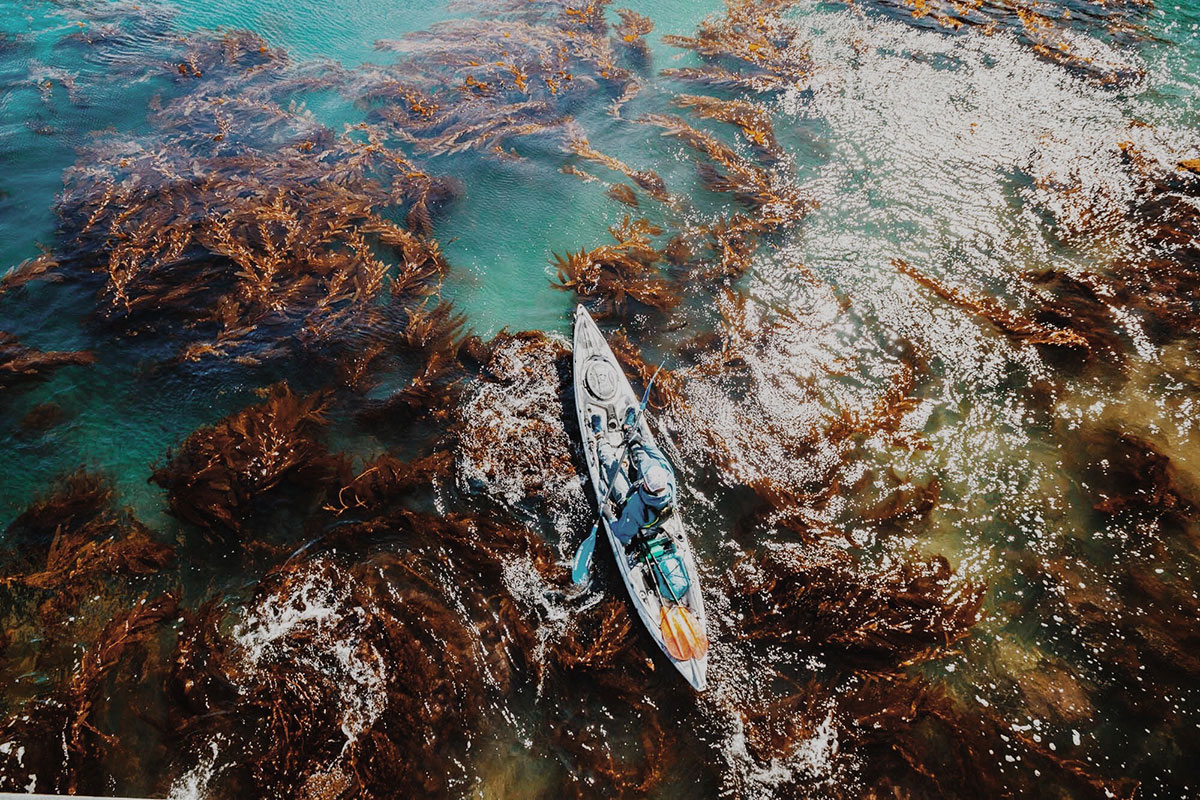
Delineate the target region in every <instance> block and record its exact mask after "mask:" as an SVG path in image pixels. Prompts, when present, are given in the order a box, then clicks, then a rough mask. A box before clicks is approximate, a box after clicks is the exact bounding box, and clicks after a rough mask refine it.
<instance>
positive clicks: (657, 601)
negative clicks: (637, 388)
mask: <svg viewBox="0 0 1200 800" xmlns="http://www.w3.org/2000/svg"><path fill="white" fill-rule="evenodd" d="M574 339H575V342H574V344H575V347H574V356H573V360H574V383H575V408H576V414H577V416H578V420H579V432H580V436H581V438H582V440H583V450H584V457H585V459H586V461H587V467H588V474H589V475H590V477H591V483H592V490H593V492H594V494H595V496H596V502H597V504H599V503H600V502H601V501H602V500H603V499H604V495H605V493H606V491H607V488H608V486H607V483H606V482H605V479H606V477H607V476H605V475H601V470H600V463H599V456H598V454H597V448H596V438H595V436H594V435H593V433H592V426H591V418H592V415H593V414H600V415H601V417H602V418H603V420H604V423H605V424H604V430H603V432H602V434H601V435H602V436H605V437H608V441H609V442H611V443H612V444H613V445H614V446H615V447H616V448H618V449H619V448H620V446H621V425H620V423H621V421H622V420H623V419H624V417H625V411H626V409H628V408H630V407H631V406H632V407H637V405H638V403H639V402H640V400H639V398H638V397H637V395H635V394H634V392H633V387H632V386H630V384H629V380H628V379H627V378H626V377H625V374H624V373H623V372H622V370H621V366H620V363H619V362H618V361H617V359H616V357H615V356H614V355H613V352H612V348H610V347H609V346H608V342H607V341H605V339H604V336H603V334H601V333H600V329H599V328H597V327H596V323H595V321H594V320H592V317H591V315H590V314H588V312H587V309H585V308H584V307H583V306H582V305H580V306H576V308H575V337H574ZM639 426H640V432H641V436H642V440H643V441H644V442H648V443H654V442H655V439H654V434H653V433H652V432H651V430H650V426H649V425H648V424H647V421H646V415H645V414H643V415H642V418H641V419H640V421H639ZM626 466H627V461H626ZM606 506H607V507H606V508H603V509H601V519H602V523H601V527H602V528H603V529H604V533H605V536H606V537H607V539H608V542H609V545H610V546H611V547H612V551H613V556H614V557H615V559H616V562H617V568H618V570H619V571H620V573H621V579H622V580H623V581H624V582H625V588H626V589H627V590H628V592H629V597H630V599H631V600H632V601H633V605H634V608H635V609H637V612H638V616H639V617H640V618H641V620H642V624H644V625H645V626H646V630H648V631H649V632H650V636H651V637H652V638H653V639H654V641H655V642H656V643H657V644H658V647H659V649H660V650H662V652H663V655H664V656H665V657H666V658H667V659H668V660H669V661H670V662H671V663H672V664H673V665H674V666H675V668H676V669H677V670H679V672H680V674H682V675H683V677H684V679H685V680H687V682H688V683H689V684H691V686H692V687H693V688H694V689H696V691H704V689H705V688H706V686H707V684H708V677H707V675H708V656H707V654H705V656H704V657H702V658H695V659H689V660H686V661H680V660H677V659H675V658H672V657H671V654H670V653H669V652H668V650H667V645H666V642H665V641H664V639H663V635H662V632H661V630H660V615H661V613H662V608H663V601H662V598H661V596H660V595H659V592H658V589H657V584H656V581H655V577H654V574H653V569H652V568H651V567H650V566H649V565H648V564H645V563H643V562H642V561H641V560H639V559H636V558H634V557H631V556H629V555H627V554H626V553H625V548H624V547H623V546H622V544H621V542H620V540H619V539H618V538H617V537H616V534H614V533H613V531H612V525H611V522H612V519H613V515H614V513H615V507H614V506H613V503H612V501H611V500H610V501H608V502H607V503H606ZM662 529H663V532H664V533H666V534H667V535H668V536H670V537H671V540H672V542H673V543H674V545H675V550H676V552H677V553H678V554H679V555H680V557H681V559H682V561H683V564H684V567H685V569H686V570H687V573H688V576H689V578H690V579H691V586H690V588H689V589H688V591H687V593H686V594H685V595H684V596H683V597H682V598H680V605H683V606H687V608H688V609H689V610H690V611H691V612H692V614H693V616H695V618H696V620H697V622H699V624H700V627H701V629H702V630H706V629H707V620H706V617H705V613H704V596H703V594H702V593H701V591H700V580H699V575H698V574H697V572H696V564H695V560H694V558H693V556H692V548H691V545H690V544H689V542H688V540H687V535H686V533H685V532H684V528H683V522H682V520H681V516H680V514H679V513H678V512H677V513H675V514H672V515H671V516H670V517H669V518H668V519H667V520H666V521H665V522H664V523H663V525H662ZM706 635H707V634H706Z"/></svg>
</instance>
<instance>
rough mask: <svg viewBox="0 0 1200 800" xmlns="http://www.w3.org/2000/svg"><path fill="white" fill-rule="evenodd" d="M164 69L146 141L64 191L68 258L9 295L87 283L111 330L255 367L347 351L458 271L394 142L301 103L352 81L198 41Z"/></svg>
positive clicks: (276, 56)
mask: <svg viewBox="0 0 1200 800" xmlns="http://www.w3.org/2000/svg"><path fill="white" fill-rule="evenodd" d="M91 46H94V47H98V48H101V49H103V48H104V47H108V46H114V47H116V46H118V45H117V44H113V43H98V44H94V45H91ZM164 58H166V59H170V60H172V61H173V62H174V65H173V66H171V68H170V69H169V70H166V71H165V72H157V73H156V72H155V71H154V70H153V69H150V70H149V75H148V77H150V78H154V79H157V80H163V79H165V78H169V79H170V80H171V82H172V85H171V87H170V88H169V90H167V91H164V92H162V93H161V94H159V95H158V96H157V97H156V98H155V100H154V102H153V104H152V109H151V113H150V115H149V124H150V127H151V131H150V132H149V133H147V134H146V135H143V136H140V137H138V138H136V139H134V140H129V139H126V138H123V137H121V136H120V135H118V134H116V133H111V134H108V135H106V136H101V137H97V138H96V139H95V141H94V142H92V143H91V144H89V146H88V148H87V149H86V151H85V152H83V153H82V154H81V157H80V159H79V161H78V162H77V163H76V165H75V166H74V167H73V168H72V169H70V170H68V172H67V174H66V175H65V183H66V187H65V191H64V192H63V195H62V197H61V199H60V202H59V205H58V208H57V211H58V216H59V218H60V230H59V236H58V242H57V244H56V245H55V247H54V248H53V250H52V251H51V252H50V253H48V254H46V255H44V256H42V257H40V258H38V259H34V260H33V261H30V262H28V263H27V264H25V265H23V266H22V267H19V268H18V269H17V270H15V271H13V272H10V274H9V275H7V276H6V277H5V288H6V289H10V290H11V289H13V288H15V287H18V286H20V285H23V284H25V283H27V282H29V281H30V280H35V279H41V280H45V279H55V280H64V279H79V280H84V281H87V282H89V284H95V285H97V287H98V291H99V302H98V303H97V305H96V308H95V309H94V311H93V315H94V316H95V317H96V318H97V319H99V320H101V321H103V322H106V323H108V324H110V325H112V326H114V328H115V330H117V331H119V332H121V333H124V334H127V335H133V334H146V333H154V334H156V335H157V336H159V337H162V338H164V339H166V340H168V341H170V342H172V343H174V344H175V346H176V347H177V352H178V355H179V356H180V357H182V358H184V359H188V360H199V359H204V358H210V357H216V358H232V359H236V360H238V361H239V362H242V363H247V364H252V363H255V362H257V361H261V360H263V359H264V357H266V358H270V357H272V356H278V355H281V354H283V353H285V352H289V351H292V352H294V351H295V350H296V349H297V348H299V349H301V350H304V351H309V352H313V351H320V352H324V351H326V350H329V349H334V350H336V349H338V348H339V347H346V346H348V345H347V340H348V339H353V338H354V337H355V336H356V335H358V334H360V333H361V332H362V331H363V330H370V329H371V328H372V327H373V326H376V325H385V324H389V323H390V322H391V321H392V319H393V318H394V316H395V315H391V317H389V316H388V315H387V314H385V313H384V309H385V308H386V306H387V305H388V302H389V301H401V300H411V299H413V298H417V297H420V296H421V295H423V294H424V293H426V292H427V291H428V290H429V289H430V287H431V285H432V284H433V283H434V282H436V281H437V280H438V279H439V278H440V276H441V275H442V274H443V273H444V272H445V269H446V264H445V261H444V259H443V257H442V255H441V251H440V247H439V245H438V243H437V241H436V240H435V239H433V238H432V233H433V231H432V209H433V208H434V207H435V206H436V205H437V204H438V203H439V202H441V201H442V200H444V199H445V198H446V197H447V196H448V193H449V189H448V186H447V185H446V184H445V183H444V182H442V181H439V180H437V179H435V178H433V177H431V176H430V175H428V174H426V173H425V172H423V171H422V170H421V169H420V168H419V167H417V166H416V165H415V164H414V163H413V162H412V161H411V160H409V158H408V157H407V156H405V155H404V154H403V153H402V152H401V151H400V150H397V149H393V148H389V147H388V146H386V145H385V142H384V138H383V137H384V135H385V134H384V132H383V131H381V130H379V129H377V128H372V127H370V126H367V125H365V124H359V125H356V126H348V129H347V130H346V131H345V132H344V133H343V134H342V135H337V134H335V133H334V132H333V131H331V130H329V129H328V128H325V127H323V126H321V125H319V124H317V123H316V122H315V121H314V120H313V119H312V117H311V116H310V115H309V114H307V113H305V112H304V111H303V110H302V108H298V107H297V105H296V103H295V96H296V93H297V92H301V91H313V90H316V89H320V88H325V87H332V86H334V85H337V84H338V83H339V81H342V80H343V79H344V75H343V74H342V73H341V72H340V71H338V70H333V69H326V70H323V71H320V72H317V71H313V70H308V69H305V68H301V67H299V66H296V65H292V64H291V63H290V61H289V59H288V58H287V56H286V55H285V54H283V53H282V52H281V51H279V50H278V49H275V48H271V47H270V46H268V44H267V43H266V42H265V41H264V40H262V39H261V38H260V37H258V36H256V35H254V34H251V33H248V32H244V31H226V32H223V33H220V34H211V35H200V36H194V37H190V38H188V39H186V40H184V41H183V42H182V43H181V44H180V45H179V46H178V47H177V48H176V49H175V50H170V51H168V52H166V53H164ZM398 219H404V220H406V222H405V223H401V222H399V221H397V220H398Z"/></svg>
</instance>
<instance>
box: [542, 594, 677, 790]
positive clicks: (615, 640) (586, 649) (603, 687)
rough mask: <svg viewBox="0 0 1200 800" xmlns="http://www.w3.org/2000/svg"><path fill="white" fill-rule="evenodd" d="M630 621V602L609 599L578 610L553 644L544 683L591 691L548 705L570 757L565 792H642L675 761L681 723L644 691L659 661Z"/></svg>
mask: <svg viewBox="0 0 1200 800" xmlns="http://www.w3.org/2000/svg"><path fill="white" fill-rule="evenodd" d="M632 625H633V620H631V619H630V616H629V611H628V609H627V607H626V605H625V604H624V603H623V602H620V601H615V600H609V601H607V602H604V603H601V604H599V605H597V606H595V607H594V608H592V609H591V610H590V611H589V612H588V613H585V614H583V615H580V617H579V618H578V620H577V621H576V623H575V624H573V625H571V626H570V627H569V628H567V629H566V631H565V632H563V633H561V634H560V635H559V637H558V638H557V639H556V640H555V641H554V642H553V643H552V644H551V645H550V646H549V647H548V648H547V659H546V661H547V669H548V671H549V674H548V675H544V676H543V677H542V682H543V684H544V685H545V684H551V685H555V686H558V687H561V689H562V690H564V691H567V692H570V693H572V694H574V693H577V692H585V693H586V695H587V697H588V702H587V703H586V704H584V705H581V706H578V707H576V708H574V709H572V708H571V705H573V704H572V703H570V702H569V701H567V699H566V698H558V697H556V698H554V699H553V700H552V701H550V702H547V703H546V704H545V706H544V707H545V716H546V719H545V721H544V723H543V724H544V725H546V726H547V727H548V728H549V730H550V732H551V741H552V743H553V744H554V745H555V746H556V747H558V748H560V749H561V750H563V751H564V752H565V753H566V755H567V757H568V758H569V759H570V762H571V764H572V770H571V772H570V774H569V775H568V776H567V777H566V778H565V779H564V781H563V783H562V784H561V785H560V786H559V787H558V788H557V792H558V794H559V796H563V797H581V798H582V797H590V796H593V795H594V794H595V793H596V792H600V793H602V794H604V795H605V796H615V797H626V796H628V797H636V796H644V795H645V794H646V793H647V792H650V791H652V790H654V789H655V788H656V787H657V786H658V785H659V784H661V783H662V782H663V781H664V780H665V779H666V778H667V777H668V773H667V771H668V770H669V769H670V768H671V767H672V765H673V764H674V763H675V762H676V755H675V754H676V752H677V751H678V749H679V748H680V746H681V744H680V739H681V736H680V731H679V726H678V725H672V724H670V723H669V722H668V721H667V720H665V719H661V718H660V717H661V712H660V710H659V708H657V707H656V705H655V704H654V703H652V702H650V701H649V700H648V698H647V696H646V686H647V683H649V682H650V681H651V678H652V669H653V663H652V662H651V661H650V660H649V659H648V658H646V654H645V651H644V650H643V649H642V643H641V642H640V641H639V638H640V637H638V636H636V633H635V629H634V628H633V627H632ZM614 722H615V724H614ZM605 729H608V730H610V731H611V733H610V735H605V734H604V733H603V731H604V730H605Z"/></svg>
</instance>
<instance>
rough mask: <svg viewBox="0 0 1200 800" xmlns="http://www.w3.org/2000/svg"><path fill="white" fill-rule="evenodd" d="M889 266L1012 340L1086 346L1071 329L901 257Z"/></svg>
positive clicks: (1084, 348)
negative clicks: (946, 279) (945, 279)
mask: <svg viewBox="0 0 1200 800" xmlns="http://www.w3.org/2000/svg"><path fill="white" fill-rule="evenodd" d="M892 266H894V267H895V268H896V269H897V270H898V271H899V272H900V273H901V274H902V275H907V276H908V277H910V278H912V279H913V280H914V281H916V282H917V283H919V284H920V285H921V286H924V287H925V288H926V289H929V290H930V291H932V292H933V293H934V294H936V295H937V296H938V297H940V298H942V299H943V300H945V301H947V302H950V303H953V304H954V305H956V306H958V307H960V308H964V309H966V310H967V311H970V312H972V313H974V314H977V315H979V316H980V317H982V318H983V319H985V320H987V321H988V322H990V323H992V324H993V325H995V326H996V328H997V329H999V330H1000V332H1001V333H1004V334H1005V335H1007V336H1009V337H1011V338H1012V339H1013V340H1014V341H1018V342H1027V343H1029V344H1035V345H1042V346H1044V347H1055V348H1067V349H1072V350H1077V351H1080V352H1082V353H1083V354H1085V355H1086V354H1087V352H1088V351H1089V349H1090V345H1089V344H1088V340H1087V339H1086V338H1085V337H1084V336H1082V335H1080V334H1079V333H1076V332H1075V331H1073V330H1069V329H1064V328H1053V327H1050V326H1047V325H1043V324H1040V323H1038V322H1036V321H1034V320H1031V319H1028V318H1025V317H1022V316H1020V315H1019V314H1017V313H1016V312H1013V311H1010V310H1008V309H1007V308H1005V307H1004V306H1002V305H1001V304H1000V303H999V302H998V301H996V300H995V299H993V298H992V297H990V296H988V295H982V294H972V293H968V292H965V291H963V290H961V289H956V288H954V287H951V286H946V285H945V284H943V283H942V282H940V281H938V280H937V279H935V278H933V277H930V276H929V275H926V274H924V273H922V272H920V271H919V270H918V269H917V268H916V267H913V266H912V265H911V264H909V263H908V262H906V261H903V260H901V259H893V261H892Z"/></svg>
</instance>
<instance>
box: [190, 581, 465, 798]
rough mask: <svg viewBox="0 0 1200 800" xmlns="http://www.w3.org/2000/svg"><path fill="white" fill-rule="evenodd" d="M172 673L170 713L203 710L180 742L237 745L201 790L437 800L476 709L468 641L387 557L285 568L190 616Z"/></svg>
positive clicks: (459, 625) (452, 616)
mask: <svg viewBox="0 0 1200 800" xmlns="http://www.w3.org/2000/svg"><path fill="white" fill-rule="evenodd" d="M223 617H225V618H228V617H232V618H233V620H234V625H233V627H232V628H231V629H229V628H227V627H226V626H225V625H223V624H222V623H221V622H220V620H221V619H222V618H223ZM226 631H228V632H226ZM175 663H176V666H175V676H174V690H175V692H177V697H178V699H179V702H180V703H181V708H182V709H187V711H186V712H185V713H187V714H188V715H189V716H192V715H196V714H197V712H200V711H201V710H205V711H207V712H208V713H207V714H206V715H205V716H204V717H198V718H194V721H193V722H192V724H191V726H190V727H191V728H192V730H191V731H189V738H191V739H192V740H193V741H195V742H196V743H197V747H198V748H199V747H203V746H205V743H206V741H211V740H214V738H219V739H220V740H222V741H226V742H230V743H232V744H233V745H234V746H236V747H237V748H238V756H237V759H236V763H235V764H233V765H231V767H230V768H229V769H228V770H226V771H225V772H224V773H223V774H222V775H221V776H220V778H219V780H218V781H215V784H216V785H214V786H210V787H205V788H206V789H207V790H209V791H212V790H217V791H223V792H225V793H237V792H240V791H245V790H247V789H248V787H250V786H254V787H256V788H255V791H258V792H264V793H266V794H268V795H271V796H285V795H286V796H290V797H306V798H318V797H338V796H345V795H346V793H352V794H353V795H354V796H359V797H387V796H393V795H394V793H395V792H397V791H400V792H402V793H419V794H422V795H425V796H445V795H447V794H448V793H449V791H450V787H451V786H452V785H453V782H454V781H455V776H456V775H457V776H459V777H458V780H461V779H462V777H461V768H460V767H458V766H457V765H456V763H455V761H456V758H455V756H456V754H461V753H462V751H463V748H464V747H465V746H466V743H467V742H468V741H469V740H470V738H471V734H470V733H469V732H470V731H471V730H472V729H473V728H474V726H475V725H476V724H477V720H478V719H479V714H480V710H481V702H480V701H481V697H482V693H483V681H482V677H481V673H480V666H481V665H480V663H479V660H478V656H477V654H476V652H475V644H474V642H473V636H472V632H471V631H470V629H469V628H468V627H466V626H464V624H463V621H462V620H461V619H459V617H458V616H457V614H456V613H455V612H454V611H452V610H451V609H450V608H448V607H447V606H446V605H445V604H444V602H443V601H441V600H440V599H439V598H437V596H436V595H434V594H431V593H430V591H429V589H428V588H426V587H422V586H419V585H414V584H413V583H412V582H411V581H410V580H409V579H408V578H407V577H406V568H405V566H404V560H403V559H401V558H398V557H389V558H382V559H380V560H379V561H378V562H377V563H362V564H359V565H356V566H353V567H345V566H342V565H339V564H338V563H337V562H335V561H332V560H328V559H321V558H318V559H315V560H312V561H300V562H295V563H291V564H287V565H284V566H283V567H281V568H279V569H276V570H275V571H273V572H272V573H271V574H270V575H268V576H267V577H266V578H265V579H264V580H263V581H262V583H261V584H260V585H259V587H258V588H257V589H256V591H255V594H254V596H253V597H252V598H250V600H249V603H248V604H247V606H246V608H245V611H244V612H238V611H236V610H235V609H234V608H231V607H227V608H219V607H213V606H210V607H208V608H207V609H205V610H204V611H203V612H202V613H201V614H199V615H197V616H195V617H194V618H191V619H189V622H188V623H187V624H186V625H185V627H184V630H183V632H182V633H181V636H180V640H179V646H178V650H177V652H176V655H175ZM214 710H216V711H219V712H220V713H219V714H217V715H213V714H212V712H213V711H214ZM197 723H200V724H199V725H197Z"/></svg>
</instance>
